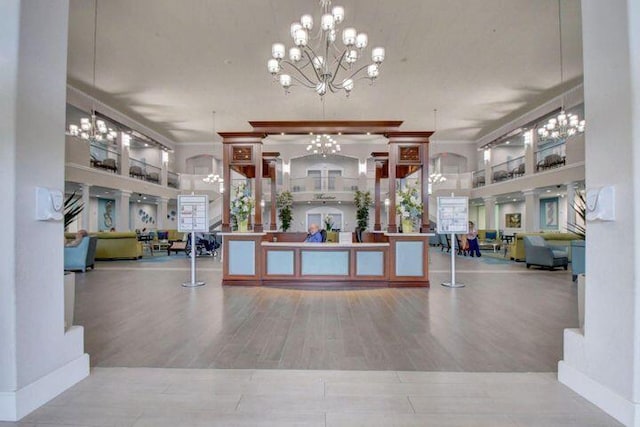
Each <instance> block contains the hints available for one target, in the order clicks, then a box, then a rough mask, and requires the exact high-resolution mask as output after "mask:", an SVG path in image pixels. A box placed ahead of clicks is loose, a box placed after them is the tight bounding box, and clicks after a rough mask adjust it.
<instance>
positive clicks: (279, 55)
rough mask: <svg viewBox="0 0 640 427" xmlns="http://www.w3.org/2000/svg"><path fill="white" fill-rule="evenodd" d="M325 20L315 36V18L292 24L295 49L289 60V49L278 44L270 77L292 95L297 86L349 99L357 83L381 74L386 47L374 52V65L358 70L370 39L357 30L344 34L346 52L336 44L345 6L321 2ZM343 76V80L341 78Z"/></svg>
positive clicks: (269, 64)
mask: <svg viewBox="0 0 640 427" xmlns="http://www.w3.org/2000/svg"><path fill="white" fill-rule="evenodd" d="M320 6H321V8H322V17H321V18H320V28H319V29H318V31H317V33H316V35H312V33H311V31H312V30H313V24H314V23H313V17H312V16H311V15H302V17H301V18H300V22H294V23H293V24H291V29H290V34H291V37H292V39H293V44H294V46H293V47H291V48H289V59H286V58H285V45H284V44H282V43H274V44H273V45H272V46H271V55H272V58H271V59H269V61H268V62H267V68H268V70H269V73H271V75H272V76H273V78H274V80H278V81H279V82H280V85H281V86H282V87H283V88H284V90H285V93H289V88H290V87H291V86H292V85H293V82H294V81H295V82H297V83H298V84H299V85H301V86H305V87H307V88H309V89H313V90H315V91H316V93H318V95H320V96H321V97H322V96H324V95H325V94H326V93H327V91H331V92H332V93H336V92H340V91H342V90H344V92H345V93H346V95H347V96H349V94H350V93H351V90H352V89H353V87H354V84H355V80H356V79H358V78H367V79H369V81H370V82H371V84H373V81H374V80H375V79H376V78H377V77H378V74H379V73H380V65H381V64H382V61H384V56H385V51H384V48H382V47H375V48H373V49H372V50H371V61H372V62H371V63H369V64H364V65H363V66H361V67H359V68H355V67H354V64H355V63H356V62H357V61H358V60H359V59H360V58H361V57H362V56H363V54H364V49H365V48H366V47H367V44H368V42H369V38H368V36H367V34H365V33H358V32H357V31H356V29H355V28H353V27H347V28H345V29H344V30H342V43H343V44H344V47H343V48H340V47H339V46H338V44H337V43H336V39H337V38H338V26H339V25H340V23H341V22H342V21H343V20H344V8H343V7H342V6H334V7H333V8H332V7H331V0H320ZM339 75H340V76H339Z"/></svg>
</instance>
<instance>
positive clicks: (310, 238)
mask: <svg viewBox="0 0 640 427" xmlns="http://www.w3.org/2000/svg"><path fill="white" fill-rule="evenodd" d="M304 241H305V242H307V243H322V234H321V233H320V227H318V224H311V225H310V226H309V234H307V238H306V239H305V240H304Z"/></svg>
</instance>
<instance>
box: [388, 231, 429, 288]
mask: <svg viewBox="0 0 640 427" xmlns="http://www.w3.org/2000/svg"><path fill="white" fill-rule="evenodd" d="M416 241H417V242H422V255H423V259H422V276H397V275H396V270H395V265H396V250H395V249H396V243H397V242H416ZM389 267H390V269H391V271H389V286H395V285H396V284H398V286H404V287H406V286H415V287H428V286H429V238H428V237H427V236H415V235H414V236H411V235H407V236H389Z"/></svg>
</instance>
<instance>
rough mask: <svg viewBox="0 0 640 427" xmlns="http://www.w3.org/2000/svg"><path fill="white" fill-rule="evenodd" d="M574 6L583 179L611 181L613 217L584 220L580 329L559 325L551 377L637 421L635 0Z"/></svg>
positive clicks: (628, 421) (639, 84)
mask: <svg viewBox="0 0 640 427" xmlns="http://www.w3.org/2000/svg"><path fill="white" fill-rule="evenodd" d="M581 9H582V41H583V64H584V102H585V105H586V111H585V113H586V118H585V119H586V122H587V129H586V133H585V164H586V182H587V188H588V189H597V188H599V187H602V186H613V187H614V188H615V201H614V202H613V203H614V205H615V221H607V222H604V221H589V222H588V223H587V239H586V271H587V275H586V286H585V288H584V290H585V293H584V296H585V318H584V330H579V329H566V330H565V333H564V357H563V360H562V361H561V362H560V363H559V365H558V379H559V380H560V381H561V382H562V383H564V384H565V385H567V386H569V387H570V388H572V389H573V390H575V391H576V392H578V393H579V394H581V395H582V396H584V397H586V398H587V399H588V400H590V401H591V402H592V403H595V404H596V405H597V406H599V407H600V408H602V409H604V410H605V411H606V412H608V413H609V414H610V415H612V416H613V417H615V418H616V419H618V420H619V421H620V422H622V423H623V424H624V425H627V426H640V403H639V402H640V345H639V343H640V215H639V213H640V62H639V60H640V3H638V2H637V1H632V0H627V1H625V0H615V1H611V2H603V1H600V0H582V1H581ZM611 242H619V243H623V245H622V246H621V247H620V249H616V248H615V247H612V244H611Z"/></svg>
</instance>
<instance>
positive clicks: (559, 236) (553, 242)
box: [509, 233, 580, 262]
mask: <svg viewBox="0 0 640 427" xmlns="http://www.w3.org/2000/svg"><path fill="white" fill-rule="evenodd" d="M524 236H541V237H542V238H543V239H544V240H545V241H546V243H547V245H550V246H561V247H563V248H565V247H566V248H567V254H568V256H569V262H571V241H572V240H579V239H580V238H579V237H578V236H576V235H575V234H573V233H518V234H516V238H515V240H514V241H513V242H512V243H511V245H509V257H510V258H511V259H512V260H514V261H524V260H525V258H526V257H525V252H524V240H523V238H524Z"/></svg>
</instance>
